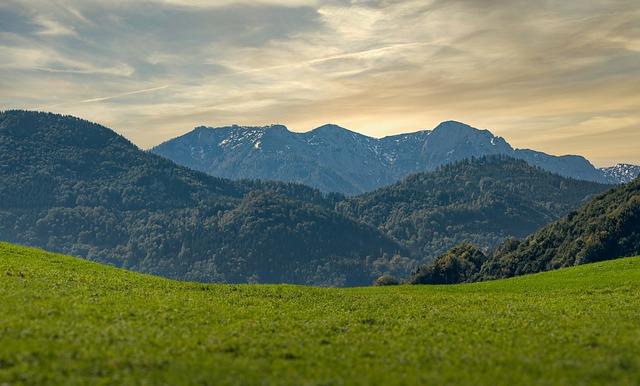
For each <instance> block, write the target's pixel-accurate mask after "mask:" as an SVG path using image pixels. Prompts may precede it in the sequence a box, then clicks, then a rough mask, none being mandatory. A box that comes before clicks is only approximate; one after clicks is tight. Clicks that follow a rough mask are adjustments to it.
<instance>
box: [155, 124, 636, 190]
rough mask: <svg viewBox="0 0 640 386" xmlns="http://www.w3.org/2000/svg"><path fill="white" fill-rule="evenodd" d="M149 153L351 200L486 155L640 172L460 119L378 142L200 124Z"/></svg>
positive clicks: (607, 173)
mask: <svg viewBox="0 0 640 386" xmlns="http://www.w3.org/2000/svg"><path fill="white" fill-rule="evenodd" d="M151 152H153V153H155V154H158V155H161V156H163V157H166V158H168V159H171V160H172V161H174V162H176V163H177V164H179V165H183V166H187V167H189V168H192V169H195V170H199V171H202V172H205V173H208V174H210V175H213V176H216V177H225V178H231V179H268V180H278V181H289V182H297V183H302V184H305V185H309V186H312V187H314V188H317V189H320V190H321V191H324V192H340V193H344V194H348V195H355V194H360V193H364V192H368V191H372V190H375V189H377V188H379V187H382V186H385V185H388V184H391V183H394V182H397V181H400V180H402V179H403V178H405V177H406V176H408V175H410V174H413V173H417V172H425V171H432V170H435V169H436V168H438V167H439V166H442V165H448V164H451V163H454V162H457V161H461V160H464V159H467V158H471V157H482V156H487V155H506V156H509V157H513V158H517V159H522V160H525V161H526V162H527V163H529V164H530V165H533V166H537V167H540V168H542V169H544V170H547V171H550V172H553V173H556V174H559V175H561V176H564V177H570V178H575V179H580V180H586V181H593V182H599V183H610V184H619V183H626V182H629V181H630V180H632V179H633V178H634V177H636V176H638V174H640V167H637V166H636V167H634V166H633V165H619V166H617V167H613V168H607V169H597V168H596V167H594V166H593V165H592V164H591V163H590V162H589V161H588V160H586V159H585V158H584V157H581V156H575V155H567V156H553V155H548V154H545V153H542V152H537V151H534V150H528V149H514V148H513V147H512V146H511V145H509V143H507V142H506V141H505V140H504V139H503V138H501V137H497V136H495V135H493V134H492V133H491V132H489V131H488V130H479V129H476V128H473V127H471V126H469V125H466V124H464V123H460V122H455V121H448V122H443V123H441V124H440V125H438V126H437V127H436V128H435V129H433V130H424V131H418V132H415V133H407V134H399V135H394V136H389V137H384V138H381V139H377V138H373V137H368V136H365V135H362V134H359V133H356V132H353V131H350V130H347V129H345V128H342V127H340V126H336V125H324V126H321V127H319V128H317V129H314V130H312V131H309V132H306V133H295V132H291V131H289V130H288V129H287V128H286V127H285V126H282V125H271V126H265V127H243V126H237V125H235V126H229V127H221V128H209V127H198V128H196V129H195V130H193V131H191V132H189V133H187V134H185V135H183V136H180V137H178V138H175V139H172V140H170V141H167V142H165V143H163V144H161V145H159V146H156V147H154V148H153V149H151Z"/></svg>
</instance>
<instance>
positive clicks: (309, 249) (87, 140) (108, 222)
mask: <svg viewBox="0 0 640 386" xmlns="http://www.w3.org/2000/svg"><path fill="white" fill-rule="evenodd" d="M0 180H1V181H2V184H0V240H4V241H10V242H17V243H21V244H27V245H34V246H40V247H44V248H47V249H49V250H53V251H58V252H63V253H67V254H71V255H75V256H81V257H86V258H89V259H91V260H95V261H100V262H104V263H109V264H113V265H116V266H121V267H126V268H128V269H132V270H136V271H142V272H148V273H153V274H159V275H163V276H167V277H172V278H179V279H188V280H198V281H220V282H262V283H274V282H275V283H280V282H288V283H307V284H322V285H355V284H369V283H371V281H372V280H373V279H374V278H375V277H376V276H377V275H378V274H379V273H377V272H376V270H375V268H373V267H372V266H371V265H370V262H371V261H373V260H375V259H376V258H378V257H381V256H382V255H384V254H388V255H394V254H395V253H397V252H402V251H403V248H402V247H401V246H400V245H398V244H397V243H396V242H394V241H392V240H390V239H389V238H388V237H387V236H385V235H383V234H382V233H381V232H379V231H378V230H376V229H374V228H372V227H370V226H367V225H363V224H361V223H358V222H356V221H354V220H351V219H349V218H347V217H345V216H343V215H341V214H339V213H337V212H336V211H335V210H334V206H335V201H336V200H337V199H338V198H339V197H336V196H331V195H329V196H328V195H324V194H322V193H320V192H319V191H317V190H314V189H311V188H307V187H305V186H301V185H295V184H286V183H275V182H259V181H231V180H226V179H220V178H214V177H210V176H207V175H205V174H203V173H199V172H195V171H191V170H189V169H187V168H184V167H180V166H177V165H175V164H174V163H172V162H171V161H168V160H166V159H164V158H162V157H159V156H157V155H154V154H150V153H148V152H143V151H141V150H139V149H138V148H137V147H135V146H134V145H133V144H131V143H130V142H129V141H127V140H126V139H125V138H123V137H121V136H119V135H117V134H116V133H114V132H113V131H111V130H109V129H107V128H105V127H102V126H100V125H97V124H93V123H90V122H87V121H83V120H80V119H77V118H73V117H68V116H60V115H55V114H47V113H35V112H25V111H7V112H4V113H0Z"/></svg>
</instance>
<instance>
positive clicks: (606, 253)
mask: <svg viewBox="0 0 640 386" xmlns="http://www.w3.org/2000/svg"><path fill="white" fill-rule="evenodd" d="M639 253H640V179H636V180H634V181H633V182H631V183H630V184H628V185H624V186H622V187H618V188H616V189H614V190H611V191H609V192H607V193H604V194H602V195H599V196H597V197H595V198H594V199H593V200H591V201H590V202H589V203H588V204H587V205H585V206H584V207H583V208H581V209H580V210H578V211H575V212H571V213H570V214H569V215H568V216H566V217H565V218H563V219H561V220H559V221H557V222H554V223H552V224H550V225H548V226H546V227H544V228H542V229H541V230H539V231H538V232H536V233H534V234H533V235H531V236H529V237H527V238H526V239H524V241H517V240H509V241H507V242H505V243H504V244H503V245H501V246H500V247H498V248H497V249H496V250H495V251H494V252H493V253H492V254H491V255H490V256H488V257H487V256H481V255H482V253H481V252H480V253H479V251H478V250H477V248H476V247H474V246H472V245H461V246H458V247H456V248H454V249H453V250H451V251H449V252H448V253H446V254H444V255H442V256H440V257H439V258H438V259H437V260H436V261H435V262H434V263H432V264H431V265H429V266H425V267H422V268H421V269H420V270H419V272H418V274H417V275H416V276H415V277H414V282H418V283H457V282H465V281H476V280H489V279H496V278H505V277H511V276H517V275H522V274H527V273H534V272H542V271H548V270H553V269H557V268H561V267H568V266H573V265H580V264H584V263H592V262H596V261H602V260H610V259H615V258H618V257H625V256H633V255H637V254H639ZM479 256H481V257H479Z"/></svg>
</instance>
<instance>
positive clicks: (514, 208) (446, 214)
mask: <svg viewBox="0 0 640 386" xmlns="http://www.w3.org/2000/svg"><path fill="white" fill-rule="evenodd" d="M608 188H609V186H608V185H602V184H598V183H593V182H586V181H579V180H574V179H568V178H564V177H561V176H559V175H555V174H551V173H549V172H546V171H543V170H541V169H539V168H536V167H532V166H530V165H528V164H527V163H526V162H525V161H522V160H516V159H512V158H508V157H505V156H491V157H482V158H478V159H469V160H464V161H461V162H458V163H455V164H452V165H447V166H443V167H441V168H439V169H438V170H437V171H435V172H431V173H420V174H415V175H412V176H410V177H408V178H406V179H405V180H403V181H402V182H399V183H397V184H394V185H390V186H387V187H384V188H381V189H378V190H376V191H374V192H371V193H366V194H363V195H360V196H357V197H353V198H350V199H347V200H346V201H343V202H340V203H339V204H338V208H339V209H340V210H341V211H342V212H343V213H345V214H346V215H348V216H351V217H353V218H356V219H359V220H361V221H363V222H365V223H368V224H371V225H373V226H376V227H378V228H379V229H381V230H382V231H384V232H386V233H388V234H389V235H391V236H392V237H394V238H395V239H397V240H399V241H400V242H402V243H403V244H405V245H406V246H407V247H408V248H409V249H410V251H411V253H412V255H413V256H415V257H417V258H420V259H427V260H428V259H430V258H434V257H436V256H437V255H438V254H440V253H443V252H445V251H446V250H448V249H449V248H451V247H453V246H454V245H456V244H458V243H460V242H466V243H474V244H477V245H478V246H480V247H482V248H484V249H487V248H491V247H494V246H495V245H497V244H499V243H500V242H502V241H503V240H505V239H507V238H511V237H525V236H527V235H529V234H531V233H532V232H534V231H536V230H537V229H539V228H540V227H542V226H544V225H546V224H548V223H550V222H552V221H554V220H557V219H558V218H560V217H561V216H563V215H564V214H567V213H569V212H570V211H572V210H574V209H576V208H578V207H579V206H581V205H582V204H584V203H585V202H586V201H587V200H588V199H589V198H591V197H593V196H594V195H596V194H598V193H601V192H602V191H604V190H606V189H608Z"/></svg>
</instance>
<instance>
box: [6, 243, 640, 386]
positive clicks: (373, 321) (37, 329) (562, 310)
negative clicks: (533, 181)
mask: <svg viewBox="0 0 640 386" xmlns="http://www.w3.org/2000/svg"><path fill="white" fill-rule="evenodd" d="M0 274H1V277H0V315H2V317H0V333H1V335H0V336H1V339H0V341H1V344H0V384H8V385H22V384H25V385H62V384H64V385H96V384H117V385H143V384H148V385H156V384H171V385H183V384H184V385H193V384H202V385H210V384H216V385H217V384H236V385H237V384H241V385H427V384H428V385H441V384H447V385H453V384H455V385H514V384H524V385H529V384H540V385H597V384H609V385H632V384H636V383H637V380H638V379H639V377H640V327H639V326H640V314H639V313H638V307H640V258H631V259H622V260H616V261H609V262H604V263H596V264H590V265H584V266H580V267H574V268H570V269H564V270H558V271H555V272H548V273H544V274H540V275H530V276H526V277H520V278H516V279H510V280H500V281H494V282H487V283H475V284H466V285H456V286H395V287H368V288H350V289H336V288H313V287H300V286H282V285H277V286H275V285H240V286H238V285H211V284H209V285H206V284H196V283H183V282H174V281H171V280H166V279H162V278H157V277H151V276H147V275H140V274H137V273H132V272H126V271H123V270H119V269H114V268H112V267H107V266H104V265H100V264H95V263H91V262H88V261H83V260H80V259H75V258H71V257H68V256H61V255H56V254H52V253H47V252H44V251H41V250H34V249H31V248H24V247H17V246H12V245H8V244H3V243H0ZM461 369H464V370H463V371H461Z"/></svg>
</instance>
